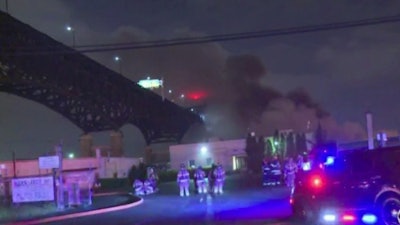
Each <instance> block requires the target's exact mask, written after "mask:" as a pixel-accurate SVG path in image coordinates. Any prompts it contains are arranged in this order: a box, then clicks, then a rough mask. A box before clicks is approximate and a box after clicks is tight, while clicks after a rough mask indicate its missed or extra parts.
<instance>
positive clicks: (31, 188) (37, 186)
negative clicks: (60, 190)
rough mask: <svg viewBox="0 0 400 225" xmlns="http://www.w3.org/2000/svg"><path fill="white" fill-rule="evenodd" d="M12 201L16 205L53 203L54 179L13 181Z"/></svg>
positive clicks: (38, 178)
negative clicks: (42, 202)
mask: <svg viewBox="0 0 400 225" xmlns="http://www.w3.org/2000/svg"><path fill="white" fill-rule="evenodd" d="M12 199H13V202H14V203H20V202H39V201H53V200H54V183H53V177H52V176H48V177H33V178H15V179H12Z"/></svg>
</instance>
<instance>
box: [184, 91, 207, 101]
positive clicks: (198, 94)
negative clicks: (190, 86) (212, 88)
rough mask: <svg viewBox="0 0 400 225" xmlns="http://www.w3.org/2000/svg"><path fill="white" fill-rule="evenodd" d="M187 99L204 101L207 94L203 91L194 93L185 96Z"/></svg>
mask: <svg viewBox="0 0 400 225" xmlns="http://www.w3.org/2000/svg"><path fill="white" fill-rule="evenodd" d="M187 96H188V98H189V99H192V100H201V99H204V98H205V97H206V96H207V94H206V93H205V92H204V91H195V92H190V93H188V94H187Z"/></svg>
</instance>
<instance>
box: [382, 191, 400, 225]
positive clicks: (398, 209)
mask: <svg viewBox="0 0 400 225" xmlns="http://www.w3.org/2000/svg"><path fill="white" fill-rule="evenodd" d="M378 207H379V218H380V220H381V221H382V224H384V225H395V224H397V225H398V224H399V223H400V221H399V214H400V199H399V198H396V197H394V196H388V197H387V198H385V199H383V200H382V201H381V202H380V204H379V205H378Z"/></svg>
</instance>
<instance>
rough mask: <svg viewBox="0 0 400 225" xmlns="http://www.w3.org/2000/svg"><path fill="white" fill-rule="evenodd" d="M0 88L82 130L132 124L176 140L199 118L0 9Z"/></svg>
mask: <svg viewBox="0 0 400 225" xmlns="http://www.w3.org/2000/svg"><path fill="white" fill-rule="evenodd" d="M0 91H1V92H7V93H10V94H13V95H17V96H20V97H22V98H26V99H29V100H32V101H35V102H37V103H40V104H43V105H45V106H47V107H48V108H50V109H51V110H54V111H56V112H58V113H60V114H61V115H63V116H64V117H65V118H67V119H68V120H69V121H71V122H72V123H73V124H75V125H76V126H77V127H79V128H80V129H81V130H82V131H83V133H84V134H88V133H91V132H99V131H118V130H119V129H120V128H121V127H122V126H124V125H126V124H132V125H134V126H136V127H137V128H138V129H139V130H140V131H141V132H142V134H143V136H144V138H145V140H146V143H147V144H151V143H160V142H180V141H181V139H182V137H183V136H184V134H185V132H186V131H187V130H188V129H189V128H190V126H192V125H193V124H195V123H201V122H202V121H201V118H200V117H199V116H198V115H196V114H194V113H192V112H190V111H189V110H187V109H184V108H182V107H180V106H178V105H176V104H174V103H172V102H170V101H168V100H167V99H165V100H164V99H162V98H161V96H159V95H157V94H155V93H154V92H152V91H150V90H147V89H144V88H142V87H141V86H139V85H138V84H136V83H135V82H133V81H131V80H129V79H128V78H126V77H124V76H122V75H121V74H119V73H116V72H114V71H112V70H110V69H108V68H106V67H105V66H103V65H101V64H99V63H97V62H96V61H94V60H92V59H90V58H89V57H87V56H85V55H83V54H81V53H80V52H78V51H76V50H74V49H73V48H70V47H68V46H65V45H63V44H61V43H60V42H57V41H55V40H54V39H52V38H51V37H49V36H48V35H46V34H43V33H41V32H39V31H37V30H35V29H34V28H32V27H30V26H29V25H27V24H24V23H22V22H20V21H18V20H16V19H15V18H13V17H11V16H10V15H8V14H6V13H4V12H1V11H0Z"/></svg>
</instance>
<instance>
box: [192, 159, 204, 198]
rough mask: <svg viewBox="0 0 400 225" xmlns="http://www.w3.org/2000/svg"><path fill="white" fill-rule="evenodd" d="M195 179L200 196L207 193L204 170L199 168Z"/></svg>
mask: <svg viewBox="0 0 400 225" xmlns="http://www.w3.org/2000/svg"><path fill="white" fill-rule="evenodd" d="M194 178H195V181H196V184H197V191H198V193H199V194H203V193H204V194H205V193H207V182H206V173H205V172H204V170H203V168H201V166H199V167H198V168H197V170H196V172H195V173H194Z"/></svg>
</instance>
